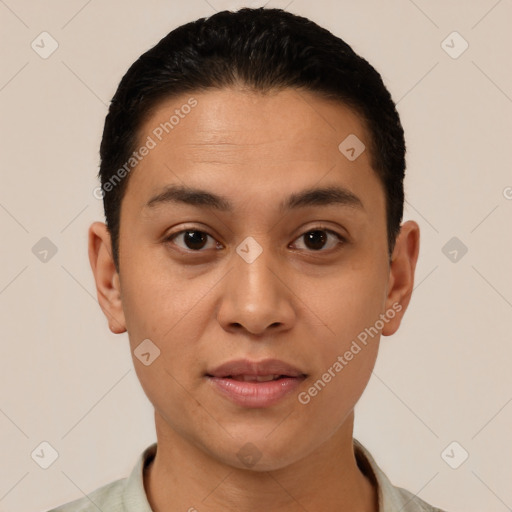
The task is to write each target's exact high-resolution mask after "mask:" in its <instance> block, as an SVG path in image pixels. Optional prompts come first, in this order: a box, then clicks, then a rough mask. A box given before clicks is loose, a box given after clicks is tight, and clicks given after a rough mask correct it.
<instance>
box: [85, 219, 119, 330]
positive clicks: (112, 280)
mask: <svg viewBox="0 0 512 512" xmlns="http://www.w3.org/2000/svg"><path fill="white" fill-rule="evenodd" d="M89 262H90V264H91V268H92V272H93V274H94V280H95V281H96V292H97V296H98V302H99V304H100V307H101V309H102V310H103V313H104V314H105V316H106V317H107V320H108V325H109V328H110V330H111V331H112V332H113V333H114V334H121V333H123V332H126V322H125V318H124V312H123V307H122V302H121V286H120V281H119V274H118V273H117V270H116V267H115V265H114V259H113V258H112V242H111V238H110V233H109V231H108V228H107V226H106V225H105V224H104V223H103V222H94V223H93V224H91V226H90V228H89Z"/></svg>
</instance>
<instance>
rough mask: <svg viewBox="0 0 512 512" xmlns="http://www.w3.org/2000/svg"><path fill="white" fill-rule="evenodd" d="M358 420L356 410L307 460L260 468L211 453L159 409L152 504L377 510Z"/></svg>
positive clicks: (150, 479) (243, 510) (242, 511)
mask: <svg viewBox="0 0 512 512" xmlns="http://www.w3.org/2000/svg"><path fill="white" fill-rule="evenodd" d="M353 419H354V417H353V413H352V414H351V415H350V417H349V418H348V419H347V421H346V422H345V424H344V425H342V427H340V429H339V430H338V431H337V432H336V433H335V434H334V435H333V436H331V438H329V440H328V441H327V442H326V443H324V444H323V445H321V446H320V447H318V448H317V449H316V450H315V451H314V452H312V453H311V454H309V455H308V456H306V457H305V458H303V459H300V460H298V461H296V462H295V463H293V464H290V465H288V466H286V467H282V468H279V469H275V470H271V471H254V470H250V469H240V468H236V467H233V466H230V465H227V464H224V463H223V462H222V461H219V460H218V459H217V458H214V457H212V456H211V455H210V454H207V453H205V452H204V451H203V450H201V449H199V448H198V447H197V446H195V445H193V444H192V443H190V442H188V441H187V440H186V439H184V438H183V437H181V436H180V435H178V434H177V433H176V432H175V431H174V430H172V429H166V428H165V425H163V420H162V418H158V415H157V414H156V413H155V420H156V426H157V439H158V444H157V453H156V455H155V458H154V460H153V461H152V462H151V463H150V465H149V466H148V467H147V468H146V470H145V472H144V486H145V489H146V493H147V496H148V500H149V503H150V505H151V508H152V510H153V511H154V512H175V511H189V512H195V511H197V512H221V511H225V510H237V511H238V512H259V511H261V510H265V511H266V512H277V511H279V512H283V511H287V512H295V511H297V512H299V511H300V512H303V511H304V510H322V511H323V512H331V511H332V512H334V511H336V512H353V511H354V510H357V511H360V512H377V511H378V505H377V491H376V489H375V487H374V486H373V484H372V483H371V481H370V480H369V479H368V478H367V477H366V476H365V475H364V474H363V473H362V472H361V470H360V469H359V467H358V465H357V462H356V459H355V456H354V449H353V441H352V433H353ZM333 454H335V455H333Z"/></svg>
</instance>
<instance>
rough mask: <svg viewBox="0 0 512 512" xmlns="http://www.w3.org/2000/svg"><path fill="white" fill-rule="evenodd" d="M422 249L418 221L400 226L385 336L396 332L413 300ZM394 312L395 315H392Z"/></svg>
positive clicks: (394, 256)
mask: <svg viewBox="0 0 512 512" xmlns="http://www.w3.org/2000/svg"><path fill="white" fill-rule="evenodd" d="M419 249H420V228H419V226H418V224H416V222H414V221H412V220H410V221H407V222H404V223H403V224H402V226H401V228H400V233H399V235H398V237H397V240H396V244H395V248H394V250H393V254H392V256H391V265H390V270H389V281H388V293H387V297H386V312H389V313H387V315H386V316H387V317H388V318H390V319H389V321H388V322H387V323H386V324H385V326H384V328H383V329H382V334H383V335H384V336H390V335H391V334H394V333H395V332H396V331H397V330H398V327H400V323H401V321H402V318H403V316H404V313H405V310H406V309H407V306H408V305H409V301H410V300H411V295H412V289H413V287H414V270H415V269H416V262H417V261H418V254H419ZM391 312H393V317H391Z"/></svg>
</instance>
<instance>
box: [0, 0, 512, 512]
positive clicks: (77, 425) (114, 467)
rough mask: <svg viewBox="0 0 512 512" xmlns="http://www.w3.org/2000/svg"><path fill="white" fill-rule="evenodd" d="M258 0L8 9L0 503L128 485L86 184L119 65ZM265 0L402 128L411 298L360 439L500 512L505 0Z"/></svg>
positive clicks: (462, 506) (130, 439)
mask: <svg viewBox="0 0 512 512" xmlns="http://www.w3.org/2000/svg"><path fill="white" fill-rule="evenodd" d="M263 3H264V2H246V3H244V2H236V1H228V0H208V1H205V0H187V1H174V2H172V1H158V0H150V1H148V0H146V1H144V2H143V1H142V0H139V1H132V2H129V3H128V2H125V1H121V0H109V1H103V2H100V1H99V0H92V1H91V0H89V1H84V0H73V1H69V0H68V1H64V0H54V1H47V2H29V1H27V0H18V1H16V0H0V21H1V26H2V30H1V32H0V34H1V35H0V38H1V39H0V43H1V44H0V48H1V55H2V66H1V69H0V106H1V112H2V115H1V119H2V123H1V133H0V140H1V141H2V147H3V150H2V152H1V173H2V174H1V188H0V229H1V233H2V250H1V256H0V257H1V260H0V322H1V325H2V343H1V357H0V364H1V368H0V379H1V385H0V431H1V433H2V435H1V441H0V452H1V454H2V457H0V510H1V511H9V512H28V511H33V512H38V511H44V510H47V509H49V508H51V507H53V506H56V505H58V504H61V503H64V502H67V501H70V500H71V499H75V498H78V497H81V496H82V495H83V493H87V492H90V491H92V490H93V489H95V488H97V487H99V486H100V485H103V484H105V483H107V482H110V481H111V480H113V479H117V478H120V477H123V476H126V475H127V474H128V473H129V471H130V470H131V468H132V466H133V464H134V463H135V460H136V458H137V456H138V455H139V453H140V452H141V451H142V450H143V449H144V448H145V447H146V446H147V445H148V444H149V443H151V442H153V440H154V439H155V434H154V427H153V417H152V409H151V406H150V404H149V402H148V401H147V399H146V397H145V395H144V394H143V392H142V390H141V388H140V386H139V384H138V381H137V379H136V376H135V373H134V370H133V365H132V361H131V357H130V353H129V350H128V340H127V337H126V335H121V336H114V335H112V334H111V333H110V332H109V330H108V328H107V323H106V321H105V319H104V317H103V315H102V313H101V311H100V309H99V306H98V304H97V301H96V298H95V297H96V294H95V289H94V285H93V279H92V275H91V272H90V269H89V263H88V259H87V248H86V230H87V227H88V226H89V224H90V223H91V222H92V221H94V220H97V219H102V205H101V202H100V201H98V200H97V199H95V198H94V197H93V194H92V191H93V189H94V188H95V187H96V186H97V182H96V177H95V176H96V173H97V169H98V158H99V157H98V150H99V142H100V136H101V131H102V126H103V122H104V117H105V115H106V112H107V105H108V102H109V101H110V98H111V97H112V95H113V93H114V91H115V88H116V87H117V84H118V82H119V80H120V78H121V76H122V74H124V72H125V71H126V69H127V68H128V66H129V65H130V64H131V63H132V61H133V60H134V59H136V58H137V57H138V56H139V55H140V54H141V53H142V52H143V51H145V50H146V49H148V48H149V47H151V46H152V45H154V44H155V43H156V42H157V41H158V40H159V39H160V38H161V37H163V36H164V35H165V34H167V32H169V31H170V30H171V29H173V28H175V27H176V26H178V25H180V24H182V23H184V22H187V21H190V20H192V19H195V18H198V17H202V16H208V15H211V14H213V13H214V12H215V10H222V9H224V8H236V7H240V6H242V5H245V6H260V5H263ZM267 5H268V6H269V7H283V8H287V9H288V10H289V11H291V12H294V13H297V14H301V15H304V16H307V17H309V18H311V19H313V20H314V21H316V22H318V23H319V24H321V25H323V26H325V27H326V28H328V29H330V30H331V31H333V32H334V33H335V34H336V35H339V36H341V37H342V38H344V39H346V41H347V42H348V43H349V44H350V45H352V46H353V48H354V49H355V51H356V52H358V53H360V54H361V55H363V56H364V57H365V58H367V59H368V60H369V61H370V62H371V63H372V64H373V65H374V66H375V67H376V68H377V69H378V70H379V71H380V72H381V74H382V76H383V78H384V80H385V82H386V84H387V86H388V87H389V89H390V91H391V92H392V94H393V97H394V98H395V99H396V101H398V109H399V112H400V115H401V117H402V121H403V125H404V128H405V131H406V139H407V144H408V176H407V180H406V194H407V201H408V202H407V209H406V218H413V219H415V220H417V221H418V222H419V224H420V226H421V229H422V249H421V256H420V260H419V264H418V269H417V289H416V291H415V293H414V295H413V300H412V303H411V305H410V308H409V311H408V313H407V315H406V319H405V322H404V324H403V326H402V328H401V330H400V331H399V333H398V334H396V335H395V336H393V337H391V338H383V340H382V345H381V351H380V356H379V360H378V363H377V366H376V368H375V372H374V376H373V377H372V379H371V381H370V384H369V386H368V388H367V390H366V391H365V393H364V395H363V397H362V399H361V401H360V403H359V404H358V406H357V409H356V429H355V436H356V437H357V438H358V439H359V440H360V441H361V442H363V444H365V445H366V446H367V447H368V448H369V449H370V451H371V452H372V453H373V455H374V457H375V459H376V460H377V462H378V463H379V464H380V466H381V467H382V468H383V469H384V470H385V471H386V472H387V474H388V475H389V477H390V478H391V479H392V481H393V482H394V483H395V484H397V485H400V486H403V487H405V488H407V489H409V490H411V491H412V492H414V493H418V495H419V496H420V497H421V498H423V499H425V500H427V501H429V502H432V503H434V504H436V505H438V506H440V507H442V508H444V509H447V510H448V511H450V512H452V511H453V512H456V511H464V512H477V511H478V512H481V511H485V512H502V511H506V510H510V509H511V507H512V485H511V482H512V435H511V432H512V428H511V426H512V372H511V371H510V364H511V361H512V336H511V330H512V329H511V327H512V322H511V318H512V315H511V313H512V271H511V261H512V259H511V257H510V254H512V229H511V213H512V173H511V169H512V156H511V152H510V146H511V140H512V139H511V134H512V116H511V113H512V71H511V67H510V62H511V53H512V51H511V50H512V32H511V31H510V26H511V21H512V3H511V2H510V1H507V0H502V1H496V0H478V1H477V0H473V1H471V2H468V1H463V0H459V1H451V2H445V1H441V0H436V1H426V0H415V1H414V2H413V1H412V0H390V1H384V2H382V1H377V0H375V1H369V0H366V1H358V2H349V1H338V2H336V1H328V0H320V1H318V0H317V1H315V2H306V1H305V0H293V1H292V2H290V0H283V1H281V0H271V1H270V2H269V3H268V4H267ZM43 31H47V32H49V33H50V34H51V36H52V37H53V38H54V39H55V40H56V41H57V42H58V45H59V46H58V49H57V50H56V51H55V52H54V53H53V54H52V55H51V56H50V57H49V58H47V59H43V58H41V57H40V56H39V54H37V53H36V52H35V51H34V50H33V49H32V48H31V43H32V41H33V40H36V42H37V41H38V39H37V37H38V36H39V34H40V33H41V32H43ZM453 31H457V32H459V33H460V35H461V36H462V37H463V38H464V40H466V41H467V42H468V43H469V47H468V49H467V50H466V51H465V52H464V53H463V54H462V55H460V56H459V57H458V58H456V59H454V58H452V57H451V56H450V55H448V53H446V51H445V50H444V49H443V47H442V41H443V40H445V39H446V38H447V36H448V35H449V34H451V33H452V32H453ZM39 40H40V39H39ZM452 40H453V37H452V39H448V44H449V45H451V46H453V48H452V50H451V51H452V52H453V51H456V50H458V49H460V48H462V47H461V41H460V40H457V39H455V40H453V41H454V42H453V43H452V42H451V41H452ZM46 48H48V46H46ZM454 236H455V237H457V238H458V239H459V240H460V241H461V242H462V243H463V244H465V246H467V248H468V252H467V253H466V254H465V255H464V256H463V257H460V254H461V253H457V254H458V258H459V259H458V261H456V262H452V261H450V259H449V258H448V257H447V256H445V254H444V253H443V252H442V248H443V247H444V246H445V244H446V243H447V242H448V241H449V240H450V239H451V238H452V237H454ZM43 237H47V238H49V239H50V240H51V241H52V242H53V244H55V246H56V248H57V253H56V254H55V255H53V256H51V253H49V255H48V257H47V261H46V262H44V261H40V259H39V258H38V257H36V255H35V254H34V253H33V252H32V248H33V247H34V245H35V244H36V243H37V242H38V241H39V240H40V239H41V238H43ZM449 250H452V249H450V248H449ZM445 252H448V250H445ZM50 256H51V257H50ZM452 256H453V253H452ZM42 441H47V442H48V443H50V444H51V445H52V446H53V447H54V448H55V450H57V452H58V454H59V456H58V458H57V460H56V461H55V462H54V463H53V464H52V465H51V466H50V467H49V468H48V469H46V470H44V469H42V468H41V467H39V465H37V464H36V463H35V462H34V460H33V459H32V458H31V453H32V451H33V450H34V449H36V448H37V447H38V446H39V445H40V443H41V442H42ZM452 441H457V442H458V443H459V445H460V446H461V447H462V448H459V447H456V448H455V449H454V451H453V452H451V451H450V450H449V451H448V453H449V454H450V455H451V456H452V457H451V460H452V461H455V462H457V460H459V458H460V456H461V453H462V452H461V450H462V449H465V450H466V451H467V452H469V458H468V459H467V460H466V461H465V462H464V463H463V464H462V465H461V466H460V467H459V468H458V469H452V468H451V467H450V466H449V465H448V464H447V463H446V462H445V460H444V459H443V458H442V456H441V453H442V452H443V450H444V449H445V448H446V447H447V446H448V445H449V444H450V443H451V442H452Z"/></svg>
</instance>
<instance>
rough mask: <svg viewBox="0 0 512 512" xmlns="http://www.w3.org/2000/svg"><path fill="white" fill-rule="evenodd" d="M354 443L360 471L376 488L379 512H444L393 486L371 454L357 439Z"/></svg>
mask: <svg viewBox="0 0 512 512" xmlns="http://www.w3.org/2000/svg"><path fill="white" fill-rule="evenodd" d="M353 441H354V454H355V457H356V461H357V464H358V466H359V468H360V469H361V471H362V472H363V473H364V474H365V475H366V476H367V477H368V478H370V479H371V480H372V482H373V484H374V486H375V487H376V488H377V494H378V500H379V512H393V511H395V510H400V511H401V512H445V511H444V510H441V509H439V508H437V507H434V506H432V505H430V504H428V503H427V502H426V501H423V500H422V499H421V498H419V497H418V496H416V495H415V494H413V493H412V492H410V491H408V490H406V489H403V488H402V487H397V486H395V485H393V483H392V482H391V480H390V479H389V478H388V477H387V475H386V474H385V473H384V471H383V470H382V469H381V468H380V466H379V465H378V464H377V463H376V462H375V459H374V458H373V456H372V455H371V453H370V452H369V451H368V450H367V449H366V448H365V447H364V446H363V444H362V443H360V442H359V441H358V440H357V439H355V438H354V439H353Z"/></svg>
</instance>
